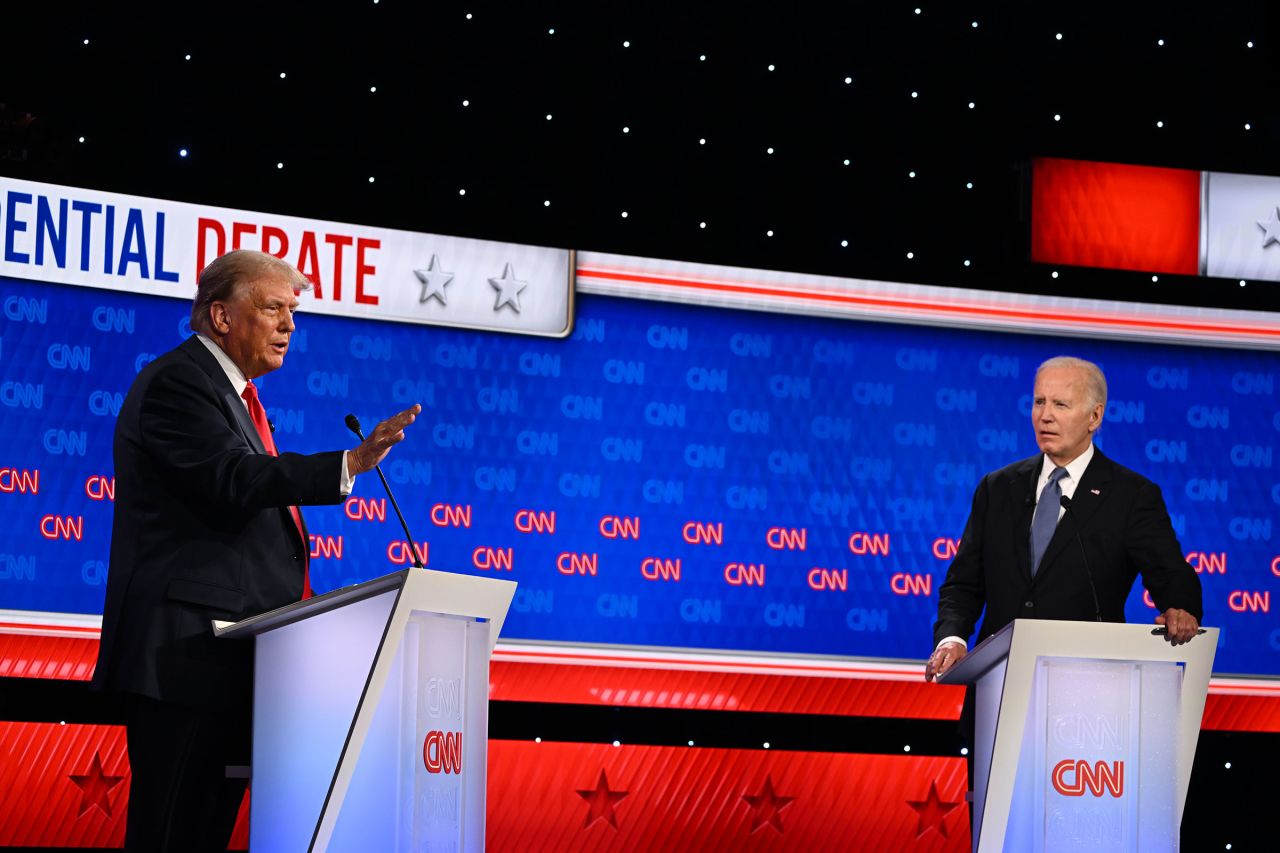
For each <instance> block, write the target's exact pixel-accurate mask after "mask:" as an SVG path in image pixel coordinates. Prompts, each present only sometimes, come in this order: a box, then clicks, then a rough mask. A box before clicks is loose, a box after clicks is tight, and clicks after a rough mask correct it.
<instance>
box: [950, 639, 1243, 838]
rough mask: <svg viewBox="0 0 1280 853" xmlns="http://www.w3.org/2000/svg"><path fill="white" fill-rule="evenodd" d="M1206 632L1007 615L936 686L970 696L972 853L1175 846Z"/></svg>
mask: <svg viewBox="0 0 1280 853" xmlns="http://www.w3.org/2000/svg"><path fill="white" fill-rule="evenodd" d="M1217 644H1218V629H1216V628H1210V629H1207V630H1205V632H1204V633H1203V634H1202V635H1200V636H1198V637H1196V638H1195V639H1193V640H1192V641H1191V642H1190V643H1186V644H1183V645H1180V646H1174V645H1172V644H1170V643H1169V642H1168V641H1167V640H1166V639H1165V638H1164V637H1163V636H1160V635H1156V634H1153V626H1151V625H1125V624H1118V623H1110V622H1106V623H1103V622H1054V621H1047V620H1031V619H1017V620H1015V621H1014V622H1012V623H1011V624H1009V625H1007V626H1005V627H1004V629H1002V630H1001V631H1000V632H999V633H997V634H994V635H992V636H991V637H988V638H987V639H986V640H984V641H983V642H982V643H980V644H979V645H978V646H977V647H976V648H974V649H973V651H972V652H970V653H969V655H968V656H967V657H965V658H964V660H962V661H961V662H960V663H958V664H957V665H956V666H954V667H953V668H952V669H951V670H950V671H949V672H948V673H947V674H946V675H945V676H944V677H943V678H942V679H940V681H942V682H943V683H947V684H973V685H974V686H975V688H976V690H977V696H976V697H975V699H976V712H977V713H976V720H975V743H974V755H973V760H974V786H973V787H974V791H973V806H972V807H973V849H974V850H976V851H981V853H987V851H1020V853H1021V851H1035V853H1041V851H1076V850H1079V851H1086V850H1087V851H1090V853H1094V851H1098V850H1125V851H1130V850H1131V851H1143V853H1146V851H1162V850H1177V849H1178V844H1179V833H1180V827H1181V824H1182V809H1183V805H1184V803H1185V802H1186V797H1187V785H1188V782H1189V781H1190V779H1191V764H1192V760H1193V759H1194V758H1195V750H1196V740H1197V738H1198V736H1199V733H1200V718H1201V717H1202V716H1203V714H1204V704H1205V697H1206V695H1207V694H1208V689H1209V675H1210V672H1211V671H1212V669H1213V658H1214V652H1215V651H1216V649H1217Z"/></svg>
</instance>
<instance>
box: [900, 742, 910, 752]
mask: <svg viewBox="0 0 1280 853" xmlns="http://www.w3.org/2000/svg"><path fill="white" fill-rule="evenodd" d="M902 751H903V752H910V751H911V744H909V743H906V744H903V745H902Z"/></svg>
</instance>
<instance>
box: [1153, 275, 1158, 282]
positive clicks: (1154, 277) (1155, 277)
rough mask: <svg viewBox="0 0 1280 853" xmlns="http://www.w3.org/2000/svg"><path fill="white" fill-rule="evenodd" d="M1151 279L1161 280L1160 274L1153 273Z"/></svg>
mask: <svg viewBox="0 0 1280 853" xmlns="http://www.w3.org/2000/svg"><path fill="white" fill-rule="evenodd" d="M1151 280H1152V281H1159V280H1160V276H1158V275H1153V276H1151Z"/></svg>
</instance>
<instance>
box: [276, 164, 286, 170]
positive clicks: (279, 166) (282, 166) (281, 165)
mask: <svg viewBox="0 0 1280 853" xmlns="http://www.w3.org/2000/svg"><path fill="white" fill-rule="evenodd" d="M276 168H277V169H283V168H284V163H276Z"/></svg>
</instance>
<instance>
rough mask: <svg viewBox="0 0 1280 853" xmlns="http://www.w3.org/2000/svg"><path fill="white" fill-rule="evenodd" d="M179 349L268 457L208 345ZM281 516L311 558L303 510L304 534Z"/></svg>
mask: <svg viewBox="0 0 1280 853" xmlns="http://www.w3.org/2000/svg"><path fill="white" fill-rule="evenodd" d="M178 348H179V349H181V350H182V351H183V352H185V353H186V354H187V355H188V356H189V357H190V358H191V360H192V361H194V362H195V363H196V364H198V365H199V366H200V369H201V370H203V371H204V372H205V373H207V374H208V375H209V379H210V380H211V381H212V382H213V384H214V387H215V388H216V389H217V391H218V394H219V395H220V396H221V397H222V405H223V408H225V409H226V411H228V412H230V413H231V421H232V425H233V426H235V427H236V428H237V429H238V430H239V432H240V435H241V436H243V437H244V440H245V442H246V443H248V445H249V446H250V447H251V448H253V450H254V452H255V453H266V452H267V448H266V446H265V445H264V444H263V443H262V438H261V436H259V435H258V428H257V427H255V426H254V425H253V419H252V418H250V417H249V410H248V408H246V407H245V404H244V400H242V399H240V397H239V396H238V395H237V394H236V389H235V388H234V387H232V385H231V380H230V379H228V378H227V373H226V371H225V370H223V369H222V365H221V364H218V360H217V359H216V358H214V357H213V353H211V352H209V350H208V348H206V347H205V345H204V344H202V343H200V341H198V340H196V336H195V335H192V336H191V337H189V338H187V339H186V340H185V341H183V342H182V344H181V345H180V346H179V347H178ZM280 512H281V513H283V514H284V518H285V522H286V523H285V526H286V527H287V528H288V529H289V530H291V531H292V535H293V536H295V537H301V542H302V551H303V553H304V554H309V553H310V550H311V549H310V547H309V539H308V535H307V522H306V520H305V519H303V517H302V509H301V507H299V509H298V521H299V522H301V523H302V529H301V530H300V529H298V525H297V524H294V523H293V515H292V513H291V512H290V510H289V508H288V507H280Z"/></svg>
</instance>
